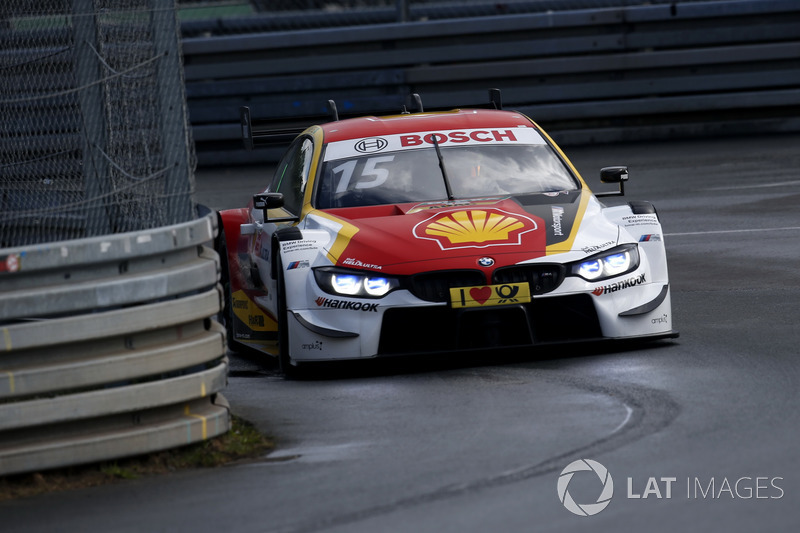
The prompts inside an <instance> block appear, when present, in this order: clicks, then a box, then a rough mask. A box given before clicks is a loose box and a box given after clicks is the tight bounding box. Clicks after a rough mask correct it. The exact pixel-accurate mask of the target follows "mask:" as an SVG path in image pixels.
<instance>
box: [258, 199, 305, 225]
mask: <svg viewBox="0 0 800 533" xmlns="http://www.w3.org/2000/svg"><path fill="white" fill-rule="evenodd" d="M282 207H283V194H281V193H279V192H261V193H258V194H255V195H253V209H260V210H261V211H263V212H264V222H296V221H298V220H300V217H296V216H288V217H278V218H269V217H268V216H267V210H269V209H280V208H282ZM284 212H287V213H288V211H286V210H284Z"/></svg>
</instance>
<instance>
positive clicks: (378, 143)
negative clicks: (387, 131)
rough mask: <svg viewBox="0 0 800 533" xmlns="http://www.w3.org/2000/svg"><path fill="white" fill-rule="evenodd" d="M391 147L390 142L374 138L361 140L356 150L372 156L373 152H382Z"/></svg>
mask: <svg viewBox="0 0 800 533" xmlns="http://www.w3.org/2000/svg"><path fill="white" fill-rule="evenodd" d="M387 146H389V141H387V140H386V139H383V138H381V137H372V138H371V139H361V140H360V141H358V142H357V143H356V146H355V149H356V151H357V152H361V153H362V154H371V153H373V152H380V151H381V150H383V149H384V148H386V147H387Z"/></svg>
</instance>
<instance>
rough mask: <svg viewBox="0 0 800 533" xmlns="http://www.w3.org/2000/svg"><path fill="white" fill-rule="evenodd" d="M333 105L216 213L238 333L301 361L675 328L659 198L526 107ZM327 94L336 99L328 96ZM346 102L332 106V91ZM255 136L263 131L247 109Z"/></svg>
mask: <svg viewBox="0 0 800 533" xmlns="http://www.w3.org/2000/svg"><path fill="white" fill-rule="evenodd" d="M492 101H493V104H492V105H491V106H490V107H491V108H490V109H484V108H468V109H466V108H457V109H451V110H447V111H435V112H431V111H428V112H425V111H423V110H422V106H421V104H420V106H419V110H418V111H417V112H414V113H409V112H407V111H404V112H401V113H398V114H395V115H386V116H364V117H357V118H348V119H342V120H339V119H338V116H336V114H335V111H334V116H333V120H331V121H329V122H326V123H322V124H319V125H313V126H311V127H308V128H307V129H305V130H304V131H302V133H300V134H299V135H297V137H296V138H295V139H294V140H293V141H292V142H291V145H290V146H289V148H288V150H287V151H286V152H285V155H284V156H283V158H282V159H281V161H280V162H279V164H278V166H277V168H276V172H275V174H274V177H273V178H272V180H271V181H270V182H269V183H268V184H265V185H266V187H265V188H264V189H263V191H262V192H258V193H257V194H255V195H254V196H253V198H252V200H251V201H250V203H249V204H248V206H247V207H244V208H240V209H231V210H225V211H221V212H220V213H219V215H220V219H221V228H222V231H221V232H220V237H219V238H218V240H217V249H218V252H219V253H220V256H221V258H222V264H223V273H222V278H223V284H224V285H225V293H226V298H227V299H228V305H227V310H228V311H227V313H226V319H225V322H226V327H227V330H228V339H229V343H230V345H231V347H232V348H237V347H242V346H246V347H250V348H254V349H257V350H260V351H263V352H266V353H268V354H270V355H273V356H275V357H277V358H278V361H279V363H280V367H281V369H282V370H283V371H284V372H285V373H287V374H291V373H292V372H295V371H296V370H297V369H298V366H302V365H303V364H304V363H308V362H315V361H330V360H345V359H362V358H376V357H382V356H396V355H409V354H425V353H428V354H429V353H446V352H462V351H465V350H480V349H495V348H511V347H525V346H531V347H535V346H538V345H544V344H548V343H558V342H565V341H567V342H576V341H587V340H602V339H633V338H641V339H657V338H673V337H676V336H677V332H676V331H674V330H673V328H672V310H671V303H670V286H669V277H668V273H667V258H666V253H665V249H664V239H663V233H662V229H661V224H660V222H659V217H658V214H657V212H656V210H655V208H654V207H653V206H652V205H651V204H650V203H648V202H642V201H637V202H628V203H625V204H623V205H617V206H613V207H607V206H605V205H604V204H602V203H601V202H600V201H599V200H598V197H601V196H612V195H622V194H624V184H625V181H626V180H627V179H628V171H627V168H626V167H624V166H615V167H607V168H603V169H601V171H600V178H601V181H602V182H604V183H612V184H617V185H616V190H612V191H607V192H603V193H597V194H593V193H592V191H591V190H590V189H589V187H587V185H586V183H585V182H584V180H583V179H582V178H581V176H580V175H579V173H578V171H577V170H576V169H575V167H574V166H573V165H572V163H570V161H569V159H567V157H566V155H564V153H563V152H562V151H561V149H560V148H559V147H558V146H556V144H555V143H554V142H553V140H552V139H551V138H550V137H549V136H548V135H547V133H545V131H544V130H542V128H541V127H539V126H538V125H537V124H536V123H535V122H534V121H533V120H531V119H530V118H528V117H527V116H525V115H523V114H521V113H518V112H515V111H507V110H502V109H497V108H498V107H501V106H498V105H497V102H498V101H499V99H495V98H493V99H492ZM331 105H332V106H333V105H334V104H333V103H332V102H331ZM334 109H335V107H334ZM242 117H243V121H242V126H243V131H244V137H245V143H246V144H247V145H248V146H253V144H258V139H259V138H262V137H264V138H265V137H269V136H270V135H273V134H274V133H275V132H272V131H267V130H263V131H259V130H258V127H257V126H254V124H253V122H252V119H251V118H250V114H249V110H247V109H244V110H243V114H242Z"/></svg>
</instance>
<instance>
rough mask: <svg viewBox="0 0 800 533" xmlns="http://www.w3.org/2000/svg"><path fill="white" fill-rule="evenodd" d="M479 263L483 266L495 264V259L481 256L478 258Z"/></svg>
mask: <svg viewBox="0 0 800 533" xmlns="http://www.w3.org/2000/svg"><path fill="white" fill-rule="evenodd" d="M478 264H479V265H480V266H482V267H490V266H492V265H493V264H494V259H492V258H491V257H481V258H480V259H478Z"/></svg>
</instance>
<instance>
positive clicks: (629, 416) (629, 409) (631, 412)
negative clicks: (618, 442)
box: [611, 404, 633, 435]
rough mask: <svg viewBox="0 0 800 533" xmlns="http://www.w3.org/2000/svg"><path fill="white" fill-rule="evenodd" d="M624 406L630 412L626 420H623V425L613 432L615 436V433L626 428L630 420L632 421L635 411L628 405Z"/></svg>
mask: <svg viewBox="0 0 800 533" xmlns="http://www.w3.org/2000/svg"><path fill="white" fill-rule="evenodd" d="M623 405H624V406H625V409H626V410H627V411H628V412H627V414H626V415H625V420H623V421H622V423H621V424H620V425H618V426H617V427H616V429H614V431H612V432H611V434H612V435H613V434H614V433H616V432H618V431H619V430H620V429H622V428H624V427H625V425H626V424H627V423H628V420H630V419H631V415H632V414H633V409H631V408H630V407H628V404H623Z"/></svg>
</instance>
